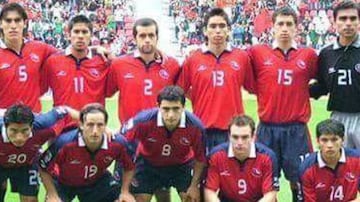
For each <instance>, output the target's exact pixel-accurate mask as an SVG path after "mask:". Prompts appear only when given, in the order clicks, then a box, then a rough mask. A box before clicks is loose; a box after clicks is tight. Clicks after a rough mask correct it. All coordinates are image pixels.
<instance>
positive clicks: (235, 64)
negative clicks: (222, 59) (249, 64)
mask: <svg viewBox="0 0 360 202" xmlns="http://www.w3.org/2000/svg"><path fill="white" fill-rule="evenodd" d="M230 64H231V68H233V69H234V70H235V71H238V70H239V69H240V65H239V64H238V63H237V62H235V61H231V62H230Z"/></svg>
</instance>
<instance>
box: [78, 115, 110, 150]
mask: <svg viewBox="0 0 360 202" xmlns="http://www.w3.org/2000/svg"><path fill="white" fill-rule="evenodd" d="M105 128H106V124H105V116H104V114H103V113H101V112H93V113H88V114H87V115H86V116H85V120H84V122H83V123H80V129H81V130H82V134H83V137H84V140H85V143H86V144H92V145H97V144H100V143H101V142H102V138H103V134H104V133H105Z"/></svg>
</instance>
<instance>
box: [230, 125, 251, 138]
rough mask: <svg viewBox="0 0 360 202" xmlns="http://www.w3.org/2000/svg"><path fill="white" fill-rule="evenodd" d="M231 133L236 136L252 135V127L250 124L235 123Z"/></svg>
mask: <svg viewBox="0 0 360 202" xmlns="http://www.w3.org/2000/svg"><path fill="white" fill-rule="evenodd" d="M229 132H230V135H236V136H248V135H251V127H250V125H244V126H238V125H235V124H233V125H232V126H231V127H230V131H229Z"/></svg>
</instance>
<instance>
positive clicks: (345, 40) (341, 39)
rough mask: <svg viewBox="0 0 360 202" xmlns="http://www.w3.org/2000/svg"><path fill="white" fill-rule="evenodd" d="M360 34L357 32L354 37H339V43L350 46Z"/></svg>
mask: <svg viewBox="0 0 360 202" xmlns="http://www.w3.org/2000/svg"><path fill="white" fill-rule="evenodd" d="M357 37H358V35H357V34H356V35H355V36H352V37H342V36H340V37H339V43H340V45H341V46H349V45H351V44H352V43H353V42H354V41H355V40H356V39H357Z"/></svg>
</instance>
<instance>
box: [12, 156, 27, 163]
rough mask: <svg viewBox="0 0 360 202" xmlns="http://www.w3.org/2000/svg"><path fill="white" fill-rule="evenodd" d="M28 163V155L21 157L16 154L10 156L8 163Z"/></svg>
mask: <svg viewBox="0 0 360 202" xmlns="http://www.w3.org/2000/svg"><path fill="white" fill-rule="evenodd" d="M25 161H26V154H19V155H16V154H10V155H9V156H8V163H13V164H16V163H20V164H22V163H25Z"/></svg>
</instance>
